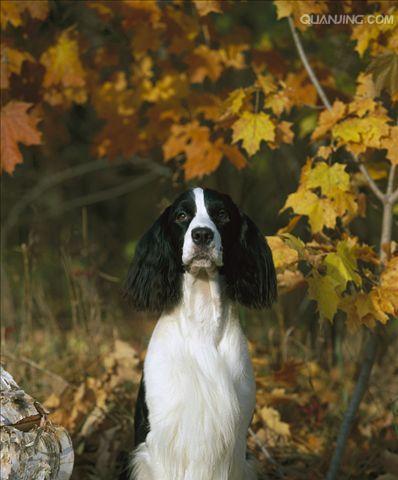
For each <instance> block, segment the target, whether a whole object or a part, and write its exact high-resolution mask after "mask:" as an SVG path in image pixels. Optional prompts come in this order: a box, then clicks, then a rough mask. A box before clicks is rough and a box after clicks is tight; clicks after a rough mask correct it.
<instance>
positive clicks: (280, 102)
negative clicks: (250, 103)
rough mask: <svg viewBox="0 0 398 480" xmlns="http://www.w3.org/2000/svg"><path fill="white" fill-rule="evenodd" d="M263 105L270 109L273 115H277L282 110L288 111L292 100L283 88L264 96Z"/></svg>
mask: <svg viewBox="0 0 398 480" xmlns="http://www.w3.org/2000/svg"><path fill="white" fill-rule="evenodd" d="M264 107H265V108H269V109H271V110H272V111H273V112H274V113H275V115H277V116H279V115H281V113H282V112H284V111H286V112H289V111H290V109H291V108H292V102H291V99H290V98H289V97H288V96H287V95H286V93H285V92H284V91H283V90H279V91H277V92H275V93H272V94H270V95H268V96H266V97H265V101H264Z"/></svg>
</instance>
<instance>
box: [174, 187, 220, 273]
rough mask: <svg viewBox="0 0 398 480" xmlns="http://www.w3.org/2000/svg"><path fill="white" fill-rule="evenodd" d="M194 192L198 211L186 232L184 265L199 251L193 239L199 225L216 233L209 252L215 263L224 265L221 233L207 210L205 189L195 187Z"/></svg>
mask: <svg viewBox="0 0 398 480" xmlns="http://www.w3.org/2000/svg"><path fill="white" fill-rule="evenodd" d="M193 194H194V197H195V205H196V213H195V216H194V218H193V219H192V221H191V223H190V225H189V227H188V230H187V231H186V233H185V237H184V244H183V247H182V261H183V263H184V265H187V264H189V263H190V262H191V261H192V259H193V258H194V256H195V253H196V251H197V248H196V245H195V244H194V243H193V241H192V230H193V229H194V228H197V227H207V228H210V230H211V231H212V232H213V233H214V238H213V241H212V242H211V244H210V245H209V250H208V253H209V256H210V258H211V260H212V261H213V262H214V264H215V265H216V266H218V267H220V266H221V265H222V248H221V236H220V233H219V231H218V230H217V227H216V225H215V224H214V222H213V220H212V219H211V218H210V215H209V213H208V211H207V208H206V204H205V195H204V191H203V189H202V188H194V190H193Z"/></svg>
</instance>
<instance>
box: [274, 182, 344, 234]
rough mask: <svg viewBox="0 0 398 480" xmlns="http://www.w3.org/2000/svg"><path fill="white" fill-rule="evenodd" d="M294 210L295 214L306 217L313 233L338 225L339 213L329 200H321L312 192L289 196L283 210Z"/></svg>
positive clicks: (299, 191) (298, 192)
mask: <svg viewBox="0 0 398 480" xmlns="http://www.w3.org/2000/svg"><path fill="white" fill-rule="evenodd" d="M289 207H290V208H292V209H293V211H294V212H295V213H298V214H300V215H306V216H307V217H308V220H309V222H310V225H311V230H312V232H313V233H318V232H321V231H322V229H323V227H327V228H333V227H334V226H335V225H336V218H337V212H336V210H335V208H334V207H333V204H332V202H331V201H330V200H329V199H324V198H319V197H318V196H317V195H315V193H312V192H311V191H310V190H305V189H301V190H298V191H297V192H296V193H292V194H290V195H289V196H288V198H287V200H286V203H285V205H284V207H283V210H285V209H287V208H289Z"/></svg>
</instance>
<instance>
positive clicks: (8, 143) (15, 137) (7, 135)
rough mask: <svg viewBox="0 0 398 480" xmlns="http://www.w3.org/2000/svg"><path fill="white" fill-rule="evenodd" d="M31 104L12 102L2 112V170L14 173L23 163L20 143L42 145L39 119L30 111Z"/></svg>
mask: <svg viewBox="0 0 398 480" xmlns="http://www.w3.org/2000/svg"><path fill="white" fill-rule="evenodd" d="M31 106H32V104H31V103H25V102H14V101H11V102H9V103H7V105H6V106H5V107H4V108H3V109H2V111H1V169H2V170H5V171H6V172H7V173H10V174H11V173H12V172H13V171H14V169H15V166H16V165H18V164H19V163H22V160H23V159H22V153H21V151H20V150H19V147H18V143H22V144H24V145H40V144H41V133H40V132H39V130H38V129H37V123H38V122H39V118H35V117H34V116H33V115H32V114H31V113H28V110H29V109H30V108H31Z"/></svg>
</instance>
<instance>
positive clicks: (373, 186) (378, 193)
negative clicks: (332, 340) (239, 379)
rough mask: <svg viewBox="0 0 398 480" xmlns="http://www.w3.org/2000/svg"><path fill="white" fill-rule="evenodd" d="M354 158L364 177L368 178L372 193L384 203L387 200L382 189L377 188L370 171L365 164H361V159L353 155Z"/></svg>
mask: <svg viewBox="0 0 398 480" xmlns="http://www.w3.org/2000/svg"><path fill="white" fill-rule="evenodd" d="M352 158H353V159H354V161H355V163H356V164H357V165H358V168H359V170H360V171H361V173H362V174H363V176H364V177H365V178H366V180H367V182H368V185H369V188H370V189H371V190H372V192H373V193H374V194H375V195H376V197H377V198H378V199H379V200H380V201H381V202H382V203H383V202H384V200H385V195H384V194H383V192H382V191H381V190H380V188H379V187H378V186H377V184H376V182H375V181H374V180H373V178H372V177H371V176H370V173H369V171H368V169H367V168H366V167H365V165H364V164H363V163H361V162H360V160H359V158H358V157H357V156H355V155H353V154H352Z"/></svg>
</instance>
